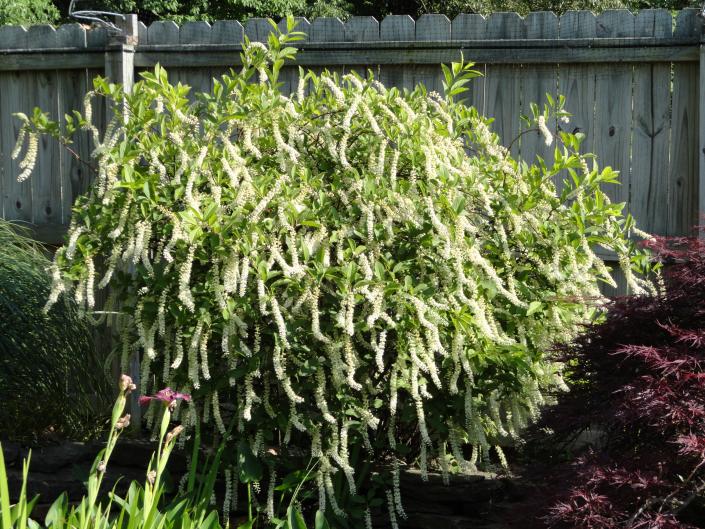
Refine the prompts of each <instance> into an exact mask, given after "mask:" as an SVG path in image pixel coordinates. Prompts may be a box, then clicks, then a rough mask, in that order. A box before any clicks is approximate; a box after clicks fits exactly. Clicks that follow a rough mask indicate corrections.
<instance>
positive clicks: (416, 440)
mask: <svg viewBox="0 0 705 529" xmlns="http://www.w3.org/2000/svg"><path fill="white" fill-rule="evenodd" d="M291 29H293V23H292V22H291V21H290V27H289V30H291ZM298 36H299V35H298V34H296V33H289V34H288V35H278V36H277V35H272V36H270V38H269V46H268V47H265V46H264V45H262V44H259V43H250V44H248V45H246V46H245V48H244V51H243V53H242V63H243V67H242V70H241V71H240V72H237V73H236V72H231V73H230V74H229V75H224V76H223V77H222V78H220V79H219V80H216V81H215V82H214V87H213V90H212V92H211V93H208V94H201V95H199V97H198V101H197V102H196V103H193V104H190V103H189V102H188V99H187V97H186V95H187V92H188V88H187V87H184V86H182V85H181V84H178V85H176V86H175V85H172V84H170V83H169V81H168V78H167V73H166V72H165V71H164V70H163V69H162V68H159V67H157V68H156V69H155V70H154V72H149V73H144V74H143V76H142V77H143V80H142V81H140V82H138V83H136V85H135V86H134V88H133V90H132V93H131V94H124V93H123V92H122V91H121V89H120V87H119V86H114V85H109V84H108V83H107V82H106V81H104V80H100V79H99V80H97V81H96V83H95V91H94V92H92V93H90V94H89V95H88V96H87V97H86V101H85V109H84V114H83V115H80V114H78V113H76V115H75V116H73V117H69V118H67V122H66V124H65V125H66V127H67V132H68V134H69V135H70V134H71V133H72V132H74V131H76V130H78V129H83V130H89V131H90V132H91V134H92V137H93V141H94V143H95V151H94V158H95V163H96V165H97V167H98V176H97V180H96V182H95V185H94V186H93V188H92V190H91V191H90V193H89V194H88V195H86V196H84V197H81V198H79V199H78V200H77V203H76V205H75V208H74V214H73V218H72V225H71V229H70V234H69V236H68V242H67V244H66V246H65V247H64V248H62V249H61V250H59V251H58V252H57V254H56V261H55V265H54V268H53V274H54V278H55V283H54V289H53V291H52V294H51V296H50V299H49V303H48V305H47V307H48V308H49V307H51V306H52V305H53V303H54V302H56V300H57V299H58V297H59V296H60V295H61V294H69V293H71V295H73V296H74V298H75V299H76V301H77V302H79V303H81V304H83V305H84V306H85V308H86V310H88V311H90V310H91V309H92V308H93V307H94V305H95V301H94V292H95V290H96V289H99V288H105V287H108V286H109V287H110V292H111V298H112V299H114V300H119V301H120V317H119V325H120V336H121V340H122V349H121V351H122V352H121V354H122V359H123V360H122V363H123V365H127V363H128V361H129V359H130V357H131V356H132V355H135V354H139V355H140V358H141V362H142V371H143V373H142V381H143V384H144V385H145V387H144V388H143V389H145V390H148V389H149V387H150V386H152V387H153V386H156V385H161V384H162V382H164V383H167V384H169V385H170V386H171V387H174V388H177V389H178V390H179V391H186V392H188V393H193V395H194V401H193V402H192V403H190V405H189V406H188V407H185V406H184V405H180V407H179V408H177V411H176V413H181V414H183V420H184V424H185V426H186V427H187V428H192V427H194V425H195V424H196V423H197V422H208V421H209V420H211V418H212V420H213V422H214V424H215V427H216V428H217V430H218V431H219V432H220V433H221V434H225V433H226V430H227V427H228V424H229V423H231V422H232V424H233V425H234V430H235V431H236V432H237V436H238V437H239V438H241V439H245V440H248V442H249V446H250V448H251V450H252V452H253V453H254V454H260V453H263V452H264V447H265V446H267V445H272V444H274V445H288V444H290V443H291V444H293V445H295V446H298V447H305V448H306V450H307V453H309V454H310V455H311V456H312V457H313V458H315V459H316V461H317V462H318V467H317V470H316V481H317V483H318V488H319V497H320V509H321V510H324V509H326V507H327V506H329V507H330V508H331V510H332V511H333V513H334V514H335V515H337V516H338V517H341V518H342V517H345V516H346V513H345V512H344V511H343V509H342V508H341V507H340V506H339V504H338V503H337V501H336V493H335V491H334V485H333V475H334V473H335V472H336V471H340V472H338V474H337V476H341V475H342V476H345V478H346V482H347V487H346V490H347V492H349V493H350V494H352V495H355V493H356V490H357V487H358V483H357V482H356V474H355V466H356V465H359V462H356V461H355V460H354V459H353V456H351V455H349V454H351V453H353V454H356V456H355V457H357V460H358V461H362V460H363V459H367V460H376V461H383V460H384V461H389V462H391V464H392V467H393V468H394V471H393V474H395V475H396V476H397V479H396V481H398V464H399V461H400V460H401V459H404V460H406V461H409V462H413V461H415V460H418V462H419V464H420V466H421V469H422V471H423V472H424V473H425V472H426V470H427V465H428V462H429V460H434V461H436V462H437V464H438V465H439V466H440V468H441V470H442V471H443V472H444V473H447V472H448V467H449V460H450V459H451V456H452V458H454V460H455V462H456V463H457V464H458V465H459V466H460V467H461V468H463V469H471V468H474V467H475V465H477V464H478V463H480V462H488V461H489V459H490V457H491V452H492V450H493V448H492V447H493V446H496V448H495V449H494V451H495V452H496V457H497V459H498V460H499V461H501V462H503V459H504V456H503V454H502V451H501V449H500V448H499V446H498V443H499V441H500V440H501V439H502V438H506V437H512V436H516V435H517V432H518V431H519V430H520V429H521V428H522V427H523V426H524V425H526V424H527V422H528V421H530V420H531V419H532V418H533V417H535V416H536V414H537V410H538V408H539V406H540V405H541V404H542V403H543V402H544V394H545V393H546V392H550V391H552V390H554V389H555V388H557V387H558V388H560V387H562V386H563V382H562V379H561V375H560V366H559V365H557V364H556V363H554V361H553V360H552V359H551V358H550V356H548V355H547V354H546V350H547V347H548V346H549V344H550V343H551V342H553V341H554V340H555V339H556V338H557V337H565V338H566V339H568V338H570V337H571V336H572V335H573V334H574V333H575V331H576V330H577V328H578V326H579V324H581V323H582V322H584V321H586V319H587V318H589V316H590V314H591V310H592V308H591V307H589V306H588V305H589V303H587V302H586V301H587V300H588V298H600V295H599V291H598V288H597V283H598V281H600V280H602V281H608V282H611V281H612V279H611V277H610V274H609V271H608V269H607V268H606V267H605V265H604V264H603V263H602V261H601V260H600V259H599V258H597V257H596V255H595V254H594V253H593V251H592V249H591V248H592V246H593V245H596V244H600V245H603V246H605V247H607V248H611V249H613V250H614V251H615V252H616V253H617V255H618V256H619V259H620V263H621V265H622V268H623V270H624V272H625V274H626V276H627V279H628V281H629V283H630V284H631V285H632V287H633V289H634V290H636V291H643V290H644V289H645V288H650V287H649V284H648V283H647V282H646V281H644V280H642V279H640V278H639V277H637V276H636V275H634V274H632V268H631V267H632V266H642V265H644V263H645V262H646V259H645V256H644V254H642V253H640V252H639V251H637V250H636V249H635V248H634V245H633V244H632V243H630V242H629V239H628V237H627V235H628V233H629V230H630V229H631V228H632V221H631V219H630V218H628V217H623V216H622V214H621V211H622V205H621V204H611V203H610V202H609V200H608V198H607V196H606V195H605V194H604V193H603V192H602V191H601V189H600V185H601V184H605V183H614V182H615V179H616V173H615V172H613V171H612V170H611V169H609V168H605V169H602V170H600V169H598V167H597V165H596V164H595V163H592V165H590V163H589V162H590V161H591V160H590V159H588V158H586V157H583V156H581V155H580V154H579V153H578V148H579V142H580V138H579V137H575V136H572V135H569V134H565V133H560V136H559V138H558V140H559V141H560V146H559V148H558V149H557V150H556V156H555V163H554V164H553V165H552V166H548V167H547V166H546V165H545V164H544V163H543V162H540V163H538V164H537V165H532V166H527V165H526V164H523V163H521V164H520V163H518V162H517V161H515V160H513V159H512V158H511V157H510V156H509V154H508V151H507V150H506V149H505V148H503V147H502V146H500V145H499V144H498V139H497V136H496V135H495V134H493V133H492V132H491V130H490V121H489V120H488V119H486V118H484V117H482V116H480V115H479V114H478V113H477V111H476V110H475V109H474V108H470V107H467V106H465V105H464V104H462V103H458V102H456V101H455V100H454V97H455V96H456V95H458V94H459V93H461V92H462V91H463V90H464V85H465V84H466V83H467V82H469V80H470V78H471V77H472V76H473V75H474V72H473V71H472V70H471V65H470V64H463V63H458V64H453V65H452V67H444V74H445V90H446V94H445V96H441V95H439V94H437V93H433V92H432V93H428V92H427V91H426V89H425V88H424V87H423V86H419V87H417V88H416V89H414V90H413V91H411V92H408V91H405V92H401V91H399V90H397V89H396V88H390V89H388V88H386V87H384V86H383V85H382V84H381V83H379V82H378V81H376V80H375V79H374V78H373V77H372V76H371V75H369V76H368V77H367V78H362V77H360V76H358V75H357V74H355V73H349V74H346V75H344V76H343V77H342V78H339V77H338V76H337V75H334V74H330V73H323V74H321V75H316V74H314V73H312V72H303V71H302V72H301V76H300V81H299V84H298V89H297V90H296V92H295V93H294V94H292V95H291V96H290V97H288V96H285V95H282V94H281V93H280V92H279V90H278V89H279V83H278V80H279V73H280V69H281V66H282V64H283V63H284V61H285V60H288V59H290V58H292V57H293V56H294V53H295V50H294V49H293V48H290V47H288V46H287V44H288V43H289V42H290V41H292V40H295V39H296V38H298ZM96 96H103V97H106V98H108V99H109V100H112V101H113V102H116V103H117V106H118V107H119V106H120V105H124V108H125V115H126V117H125V119H124V121H123V117H122V114H121V113H118V115H116V118H115V119H114V120H113V121H112V122H111V123H110V125H109V126H108V127H107V130H106V131H105V134H104V135H103V136H101V135H100V134H99V132H98V131H97V129H96V128H95V127H94V126H93V125H92V121H91V101H92V99H93V98H94V97H96ZM551 103H552V104H551V105H548V106H547V107H546V108H545V109H544V110H543V112H540V111H539V110H538V108H536V109H535V115H534V121H535V122H538V123H539V124H540V128H541V129H542V131H543V132H544V134H545V137H546V140H547V142H552V141H553V139H554V138H553V133H552V132H551V131H550V130H549V129H548V127H547V123H550V122H551V120H554V119H556V118H557V117H558V118H565V113H564V112H563V110H562V101H559V102H557V104H553V103H554V102H553V101H551ZM20 117H21V118H22V119H24V120H25V127H24V128H23V129H22V131H23V132H22V134H23V135H24V136H26V138H28V145H29V147H28V148H27V153H25V158H24V161H23V163H22V165H21V166H22V168H23V170H24V172H23V173H22V174H21V175H20V178H25V177H27V176H28V175H29V173H30V172H31V170H32V165H33V164H32V156H33V154H34V152H33V150H34V145H36V141H37V135H38V134H40V133H51V134H54V135H55V136H57V137H59V138H60V141H62V142H68V141H69V139H68V137H64V136H61V134H60V133H59V125H58V124H57V123H53V122H50V121H48V119H47V118H46V116H45V115H44V114H42V113H41V112H39V111H37V112H36V113H35V115H34V116H33V118H32V119H31V120H30V119H28V118H26V117H22V116H20ZM22 141H23V140H22ZM22 141H20V142H19V143H18V149H17V151H16V153H15V154H16V155H19V154H20V153H21V150H22ZM558 174H563V175H565V176H566V185H565V186H564V188H563V190H562V191H561V193H560V194H557V193H556V188H555V187H554V184H553V183H552V178H554V177H555V176H556V175H558ZM226 403H227V405H226ZM221 404H222V406H221ZM467 444H470V445H472V455H470V456H469V458H467V460H466V455H467V454H466V453H464V451H463V446H464V445H467ZM351 448H354V450H351ZM360 449H366V450H365V451H361V450H360ZM372 454H374V455H372ZM468 454H469V452H468ZM492 457H495V456H492ZM272 477H273V473H272V474H270V481H272V483H271V484H270V485H271V486H270V490H273V488H274V485H273V482H274V480H273V479H271V478H272ZM387 497H388V498H389V509H390V513H391V515H392V520H394V519H395V516H396V515H397V514H400V515H401V514H403V509H402V505H401V501H400V498H399V494H398V489H397V490H396V492H395V493H392V492H390V493H389V494H388V495H387ZM363 504H364V501H363ZM327 512H328V513H330V510H329V511H327ZM368 518H369V516H368Z"/></svg>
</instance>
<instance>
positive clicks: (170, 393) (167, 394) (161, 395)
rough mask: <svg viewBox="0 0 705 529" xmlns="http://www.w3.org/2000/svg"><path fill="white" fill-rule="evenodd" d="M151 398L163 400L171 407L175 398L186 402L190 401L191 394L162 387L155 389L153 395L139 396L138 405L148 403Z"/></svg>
mask: <svg viewBox="0 0 705 529" xmlns="http://www.w3.org/2000/svg"><path fill="white" fill-rule="evenodd" d="M153 400H158V401H160V402H163V403H164V404H165V405H166V406H168V407H170V408H172V407H173V406H174V403H175V402H176V401H177V400H185V401H186V402H190V401H191V395H188V394H187V393H179V392H177V391H174V390H173V389H171V388H164V389H162V390H159V391H157V393H155V394H154V395H151V396H142V397H140V399H139V402H140V406H144V405H146V404H149V403H150V402H151V401H153Z"/></svg>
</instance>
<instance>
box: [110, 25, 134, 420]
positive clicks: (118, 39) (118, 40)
mask: <svg viewBox="0 0 705 529" xmlns="http://www.w3.org/2000/svg"><path fill="white" fill-rule="evenodd" d="M116 18H117V20H116V25H117V26H118V28H120V32H119V33H117V32H116V33H113V34H111V35H110V36H109V37H108V45H107V47H106V49H105V77H106V78H108V79H109V80H110V82H112V83H116V84H121V85H122V87H123V90H124V91H125V92H126V93H130V92H131V91H132V86H133V85H134V83H135V47H136V46H137V42H138V36H139V32H138V31H139V28H138V24H137V15H125V18H123V19H120V18H119V17H116ZM120 111H121V113H122V116H123V119H124V118H125V117H126V112H127V108H125V107H123V108H122V109H120ZM115 112H116V109H115V106H114V104H112V102H111V101H110V100H107V104H106V107H105V113H106V115H105V122H106V123H110V121H111V120H112V119H113V116H114V115H115ZM115 310H117V308H116V309H115ZM106 332H107V333H109V334H110V333H111V330H110V328H109V327H108V328H107V329H106ZM129 372H130V376H131V377H132V380H133V382H134V383H135V384H137V387H138V392H133V393H132V394H131V395H130V397H129V402H128V406H127V407H128V410H129V412H130V415H131V416H132V425H133V428H134V429H135V430H139V429H140V428H141V425H142V413H141V410H140V406H139V402H138V393H139V390H140V389H141V384H140V361H139V354H137V353H135V354H133V355H132V358H130V364H129Z"/></svg>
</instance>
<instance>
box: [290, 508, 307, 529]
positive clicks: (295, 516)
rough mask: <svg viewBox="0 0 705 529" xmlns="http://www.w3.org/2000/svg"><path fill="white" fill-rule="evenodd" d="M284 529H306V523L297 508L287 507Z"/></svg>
mask: <svg viewBox="0 0 705 529" xmlns="http://www.w3.org/2000/svg"><path fill="white" fill-rule="evenodd" d="M286 528H287V529H306V522H305V521H304V517H303V516H302V515H301V512H300V511H299V509H298V507H296V506H294V505H289V508H288V509H287V510H286Z"/></svg>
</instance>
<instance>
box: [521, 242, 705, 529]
mask: <svg viewBox="0 0 705 529" xmlns="http://www.w3.org/2000/svg"><path fill="white" fill-rule="evenodd" d="M646 245H647V246H648V247H649V248H651V249H652V250H653V252H654V254H655V256H656V258H658V259H659V260H661V261H662V262H664V263H666V264H667V267H665V268H664V270H665V276H664V279H665V287H666V288H665V293H664V294H663V295H660V296H641V297H630V298H623V299H618V300H616V301H614V302H613V303H612V305H611V306H610V308H609V312H608V314H607V317H606V320H605V321H604V322H602V323H600V324H598V325H595V326H592V327H591V328H590V329H589V331H588V332H587V333H585V334H584V335H583V336H581V337H580V338H579V339H578V340H577V341H576V343H575V345H571V346H570V347H568V348H566V351H565V352H566V357H567V358H572V359H574V361H575V366H574V369H575V373H574V378H575V379H576V380H579V381H581V383H580V384H576V385H575V387H574V388H573V391H571V393H570V394H568V395H565V396H563V397H561V398H560V402H559V404H558V406H557V407H555V408H554V409H552V410H551V411H550V412H549V413H547V415H546V417H545V426H548V427H550V428H551V429H552V430H553V431H554V432H555V434H556V435H557V436H559V437H562V436H564V435H565V434H568V433H571V432H572V433H574V432H576V431H579V430H581V429H584V428H586V427H593V428H597V429H598V430H600V431H602V432H603V439H602V441H601V442H600V443H599V445H600V446H599V447H598V448H599V449H595V451H592V452H588V453H587V454H583V455H582V457H580V458H579V459H578V461H577V462H576V463H575V464H574V465H573V467H572V468H571V469H570V470H569V471H566V469H565V468H563V469H562V470H561V472H559V473H557V476H556V477H557V478H558V479H557V481H556V486H557V488H558V489H559V491H560V494H558V498H557V499H556V496H554V501H555V502H556V503H555V504H554V506H553V509H552V510H551V511H550V514H549V516H548V526H550V527H554V528H565V529H568V528H570V529H587V528H590V529H616V528H634V529H636V528H650V529H665V528H668V529H689V528H693V527H705V526H704V525H703V520H704V519H705V518H704V517H703V516H702V512H703V511H702V502H703V498H705V494H704V493H705V485H704V484H705V469H704V467H705V370H704V368H703V366H704V365H705V364H704V362H705V341H704V339H703V338H704V337H705V326H704V325H703V307H705V241H703V240H702V239H686V238H675V239H666V238H655V239H652V240H650V241H648V242H646ZM553 442H554V443H555V439H554V441H553ZM554 446H555V444H554ZM565 491H569V492H565ZM698 504H699V505H700V506H699V507H698ZM534 507H535V505H534ZM541 525H542V526H545V525H544V524H541Z"/></svg>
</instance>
